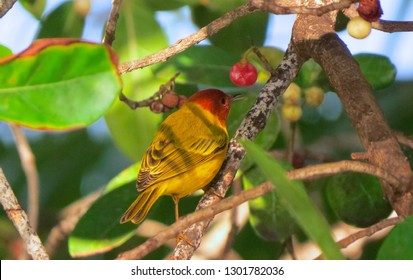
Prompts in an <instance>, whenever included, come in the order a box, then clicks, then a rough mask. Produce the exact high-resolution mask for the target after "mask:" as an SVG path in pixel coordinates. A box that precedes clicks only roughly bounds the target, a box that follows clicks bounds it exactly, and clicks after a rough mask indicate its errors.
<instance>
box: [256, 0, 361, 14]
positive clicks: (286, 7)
mask: <svg viewBox="0 0 413 280" xmlns="http://www.w3.org/2000/svg"><path fill="white" fill-rule="evenodd" d="M297 2H298V1H291V0H287V1H268V0H251V4H252V5H254V6H255V7H257V8H259V9H261V10H263V11H267V12H270V13H273V14H278V15H286V14H310V15H317V16H321V15H323V14H325V13H328V12H331V11H337V10H342V9H345V8H348V7H350V5H351V4H352V3H353V2H356V1H351V0H344V1H340V2H333V1H324V2H331V3H326V4H322V5H320V4H318V3H317V4H316V5H308V3H307V2H308V1H305V2H306V3H303V4H302V5H301V6H299V5H297Z"/></svg>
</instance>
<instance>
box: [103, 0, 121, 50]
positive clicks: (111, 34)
mask: <svg viewBox="0 0 413 280" xmlns="http://www.w3.org/2000/svg"><path fill="white" fill-rule="evenodd" d="M121 5H122V0H113V1H112V9H111V11H110V15H109V19H108V21H107V23H106V27H105V35H104V36H103V43H104V44H107V45H109V46H112V43H113V41H115V32H116V23H117V22H118V18H119V9H120V6H121Z"/></svg>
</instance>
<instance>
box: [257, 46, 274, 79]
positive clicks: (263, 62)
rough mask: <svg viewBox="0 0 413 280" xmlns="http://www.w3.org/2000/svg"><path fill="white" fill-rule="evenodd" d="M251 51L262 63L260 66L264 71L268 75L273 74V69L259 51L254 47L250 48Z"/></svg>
mask: <svg viewBox="0 0 413 280" xmlns="http://www.w3.org/2000/svg"><path fill="white" fill-rule="evenodd" d="M252 51H253V52H254V53H255V55H256V56H257V57H258V59H259V60H260V61H261V62H262V64H263V65H264V67H265V70H267V71H268V72H270V73H273V72H274V70H275V69H274V67H272V65H271V63H270V62H269V61H268V59H267V58H266V57H265V56H264V55H263V54H262V53H261V52H260V49H259V48H257V47H256V46H253V47H252Z"/></svg>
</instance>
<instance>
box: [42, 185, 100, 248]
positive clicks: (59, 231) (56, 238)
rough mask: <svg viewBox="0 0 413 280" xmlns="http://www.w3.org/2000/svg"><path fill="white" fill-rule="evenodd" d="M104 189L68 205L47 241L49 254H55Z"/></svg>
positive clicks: (46, 246) (46, 245)
mask: <svg viewBox="0 0 413 280" xmlns="http://www.w3.org/2000/svg"><path fill="white" fill-rule="evenodd" d="M102 192H103V189H100V190H98V191H95V192H93V193H91V194H89V195H87V196H85V197H83V198H82V199H80V200H77V201H75V202H73V203H72V204H71V205H69V206H67V207H66V208H65V209H64V210H63V211H62V213H61V215H60V216H61V220H60V221H59V223H58V224H57V225H56V226H54V227H53V228H52V229H51V231H50V233H49V236H48V237H47V240H46V242H45V249H46V252H47V253H48V254H49V256H53V255H54V253H55V251H56V248H57V247H58V246H59V245H60V243H61V242H62V241H63V240H65V239H66V237H67V236H68V235H69V234H70V233H71V232H72V231H73V230H74V228H75V226H76V224H77V222H78V221H79V220H80V218H82V216H83V215H84V214H85V213H86V211H87V210H88V209H89V208H90V206H91V205H92V204H93V203H94V202H95V201H96V200H97V199H98V198H99V197H100V195H101V194H102Z"/></svg>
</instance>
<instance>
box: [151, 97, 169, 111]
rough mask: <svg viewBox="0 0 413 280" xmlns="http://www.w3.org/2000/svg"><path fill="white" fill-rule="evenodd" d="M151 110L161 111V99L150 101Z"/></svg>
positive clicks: (162, 108) (163, 107) (162, 106)
mask: <svg viewBox="0 0 413 280" xmlns="http://www.w3.org/2000/svg"><path fill="white" fill-rule="evenodd" d="M149 108H150V109H151V111H152V112H154V113H162V112H163V111H164V109H165V106H164V105H163V104H162V102H161V101H159V100H156V101H154V102H152V103H151V105H150V107H149Z"/></svg>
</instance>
